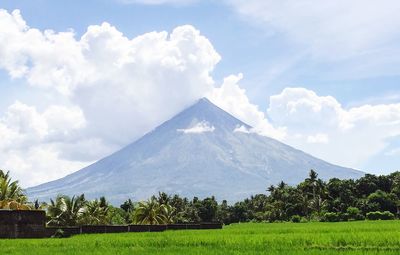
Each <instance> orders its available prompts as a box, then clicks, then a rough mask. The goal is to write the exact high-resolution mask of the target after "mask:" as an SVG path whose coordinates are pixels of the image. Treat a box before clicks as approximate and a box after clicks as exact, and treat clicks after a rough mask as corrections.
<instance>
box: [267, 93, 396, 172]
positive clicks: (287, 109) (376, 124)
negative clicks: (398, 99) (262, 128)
mask: <svg viewBox="0 0 400 255" xmlns="http://www.w3.org/2000/svg"><path fill="white" fill-rule="evenodd" d="M268 114H269V116H270V117H271V120H272V122H273V123H274V125H278V126H284V127H285V128H286V131H287V136H286V137H285V139H283V141H285V142H286V143H289V144H291V145H293V146H295V147H297V148H300V149H303V150H305V151H307V152H309V153H311V154H313V155H315V156H317V157H320V158H322V159H325V160H328V161H330V162H333V163H337V164H341V165H344V166H350V167H356V168H362V169H364V170H375V169H368V166H367V165H365V162H367V161H368V159H369V158H371V157H373V156H374V155H376V154H378V153H379V152H381V151H383V150H384V149H385V148H386V147H387V146H388V143H387V142H386V141H387V140H388V139H389V138H391V137H395V136H398V135H400V104H387V105H362V106H359V107H353V108H350V109H345V108H344V107H342V106H341V105H340V103H339V102H337V100H336V99H335V98H333V97H330V96H318V95H317V94H316V93H315V92H313V91H310V90H307V89H304V88H286V89H285V90H283V91H282V93H281V94H279V95H275V96H272V97H271V99H270V106H269V109H268ZM365 168H366V169H365Z"/></svg>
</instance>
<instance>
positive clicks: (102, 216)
mask: <svg viewBox="0 0 400 255" xmlns="http://www.w3.org/2000/svg"><path fill="white" fill-rule="evenodd" d="M108 212H109V205H108V202H107V201H106V199H105V197H101V198H100V200H97V199H95V200H93V201H90V202H88V203H86V206H85V208H84V210H83V212H82V217H81V219H80V222H81V223H82V224H87V225H105V224H108V223H109V220H108Z"/></svg>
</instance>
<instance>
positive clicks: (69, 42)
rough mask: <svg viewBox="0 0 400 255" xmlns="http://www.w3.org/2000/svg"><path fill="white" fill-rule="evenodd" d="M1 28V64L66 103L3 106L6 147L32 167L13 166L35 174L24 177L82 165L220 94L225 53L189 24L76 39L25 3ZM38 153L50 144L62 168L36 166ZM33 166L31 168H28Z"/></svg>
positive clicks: (4, 16) (1, 16) (96, 29)
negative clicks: (39, 19) (38, 21)
mask: <svg viewBox="0 0 400 255" xmlns="http://www.w3.org/2000/svg"><path fill="white" fill-rule="evenodd" d="M0 31H1V33H0V68H1V69H4V70H6V71H7V72H8V73H9V75H10V77H12V78H18V79H25V80H26V82H27V84H29V85H30V86H31V87H32V88H33V89H36V91H37V92H38V93H37V95H36V96H40V95H41V94H40V93H41V92H40V91H42V92H43V95H45V94H44V93H51V95H52V97H53V99H52V101H58V102H60V104H62V105H53V106H47V108H46V109H44V110H43V111H41V112H38V111H37V110H36V107H35V106H28V105H25V104H23V103H16V104H14V105H13V106H11V107H10V108H9V109H8V110H7V112H6V113H4V114H0V118H2V121H1V122H0V132H1V133H0V137H2V138H4V137H5V138H6V139H5V140H3V141H2V144H1V145H0V149H2V151H1V152H0V154H1V155H3V156H4V157H6V155H8V156H9V155H11V154H10V153H13V155H17V156H18V155H19V156H18V158H19V159H21V158H22V159H23V161H18V160H17V159H15V160H13V162H24V165H23V164H17V163H16V166H15V167H12V164H6V166H7V167H9V168H10V169H12V170H13V171H16V172H19V173H21V172H25V174H24V175H17V176H16V177H17V178H18V179H20V180H21V182H22V183H23V185H31V184H37V182H36V183H35V181H34V180H36V181H37V179H36V178H31V176H32V175H33V172H34V171H37V172H40V173H46V172H49V171H52V172H55V174H54V175H51V174H48V175H46V174H42V176H44V179H43V180H42V181H46V180H50V179H51V178H52V176H57V177H61V176H62V175H63V174H65V173H66V172H65V171H64V170H61V169H67V168H70V170H69V172H71V171H74V170H76V168H74V167H71V165H74V164H75V163H77V164H78V165H82V162H85V163H88V162H92V161H93V160H96V159H99V158H100V157H102V156H106V155H107V154H108V153H110V152H112V150H115V149H117V148H120V147H121V146H123V145H125V144H127V143H129V142H131V141H133V140H135V139H136V138H139V137H140V136H142V135H143V134H144V133H146V132H147V131H149V130H151V129H152V128H154V127H155V126H157V125H158V124H160V123H162V122H163V121H165V120H166V119H168V118H170V117H172V116H173V115H174V114H176V113H177V112H179V111H180V110H182V109H184V108H185V107H187V106H189V105H190V104H192V103H193V102H195V100H197V99H198V98H201V97H203V96H204V95H205V94H206V93H208V92H210V91H211V90H212V89H213V86H214V81H213V78H212V76H211V72H212V71H213V69H214V67H215V65H216V64H217V63H218V62H219V60H220V56H219V55H218V53H217V52H216V51H215V50H214V48H213V46H212V44H211V43H210V42H209V41H208V39H207V38H206V37H204V36H203V35H201V34H200V32H199V31H198V30H196V29H195V28H194V27H192V26H189V25H187V26H180V27H177V28H175V29H174V30H173V31H172V32H171V33H168V32H165V31H162V32H150V33H146V34H143V35H140V36H137V37H135V38H127V37H126V36H124V35H123V34H122V33H121V32H120V31H118V30H117V29H116V28H115V27H113V26H111V25H110V24H108V23H103V24H101V25H93V26H89V27H88V29H87V31H86V32H85V33H84V34H83V35H82V37H81V38H76V36H75V34H74V32H73V31H67V32H54V31H50V30H46V31H40V30H38V29H35V28H31V27H29V26H28V25H27V24H26V22H25V21H24V20H23V18H22V16H21V14H20V12H19V11H18V10H16V11H13V12H12V13H9V12H7V11H5V10H0ZM182 95H185V96H182ZM43 98H44V96H43ZM40 100H41V99H38V100H37V101H38V102H39V101H40ZM32 101H34V100H32ZM44 105H45V103H41V108H43V106H44ZM2 115H3V117H2ZM11 138H13V139H12V140H11ZM44 145H45V146H46V148H45V149H43V148H42V146H44ZM92 145H95V146H93V148H92V149H91V150H90V153H87V149H88V148H90V147H91V146H92ZM24 147H26V148H25V149H23V148H24ZM80 148H81V149H85V151H79V149H80ZM74 149H75V152H74V151H73V150H74ZM11 150H14V151H12V152H11ZM34 151H41V153H40V154H39V155H43V154H44V153H46V152H47V153H48V155H49V156H48V157H47V158H46V161H48V165H52V163H51V162H58V163H59V164H60V166H59V167H58V168H56V169H57V170H54V169H52V170H50V169H49V168H45V167H43V166H44V165H42V166H40V168H37V167H35V164H33V163H32V164H31V163H30V159H31V158H32V157H30V156H29V155H30V154H29V152H30V153H31V154H32V153H33V152H34ZM50 158H52V159H53V161H51V160H50ZM58 163H55V164H54V165H57V164H58ZM62 164H63V166H61V165H62ZM26 166H29V168H30V169H31V170H30V172H29V171H25V170H24V171H20V170H18V169H26ZM1 167H4V166H3V165H2V166H1ZM46 176H48V178H46Z"/></svg>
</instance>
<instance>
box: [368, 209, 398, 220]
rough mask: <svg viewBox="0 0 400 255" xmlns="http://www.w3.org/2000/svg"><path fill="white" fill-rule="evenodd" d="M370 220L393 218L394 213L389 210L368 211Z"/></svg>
mask: <svg viewBox="0 0 400 255" xmlns="http://www.w3.org/2000/svg"><path fill="white" fill-rule="evenodd" d="M367 219H368V220H393V219H394V214H393V213H391V212H389V211H384V212H369V213H367Z"/></svg>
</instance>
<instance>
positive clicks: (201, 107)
mask: <svg viewBox="0 0 400 255" xmlns="http://www.w3.org/2000/svg"><path fill="white" fill-rule="evenodd" d="M167 123H169V124H171V123H173V125H175V126H177V128H179V129H184V128H189V127H190V126H191V125H195V124H198V123H207V124H209V125H212V126H214V127H215V128H216V130H218V129H223V130H230V131H233V130H234V129H235V128H237V127H240V126H244V127H246V128H250V126H249V125H247V124H246V123H244V122H243V121H241V120H239V119H237V118H236V117H234V116H232V115H231V114H229V113H228V112H226V111H224V110H223V109H221V108H220V107H218V106H217V105H215V104H213V103H212V102H211V101H210V100H209V99H207V98H205V97H203V98H201V99H199V100H198V101H197V102H196V103H194V104H193V105H192V106H190V107H188V108H186V109H185V110H183V111H182V112H180V113H179V114H178V115H176V116H175V117H173V118H172V119H170V120H169V121H167V122H165V123H164V124H167ZM164 124H163V125H162V126H164ZM162 126H161V127H162ZM168 126H170V125H168Z"/></svg>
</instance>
